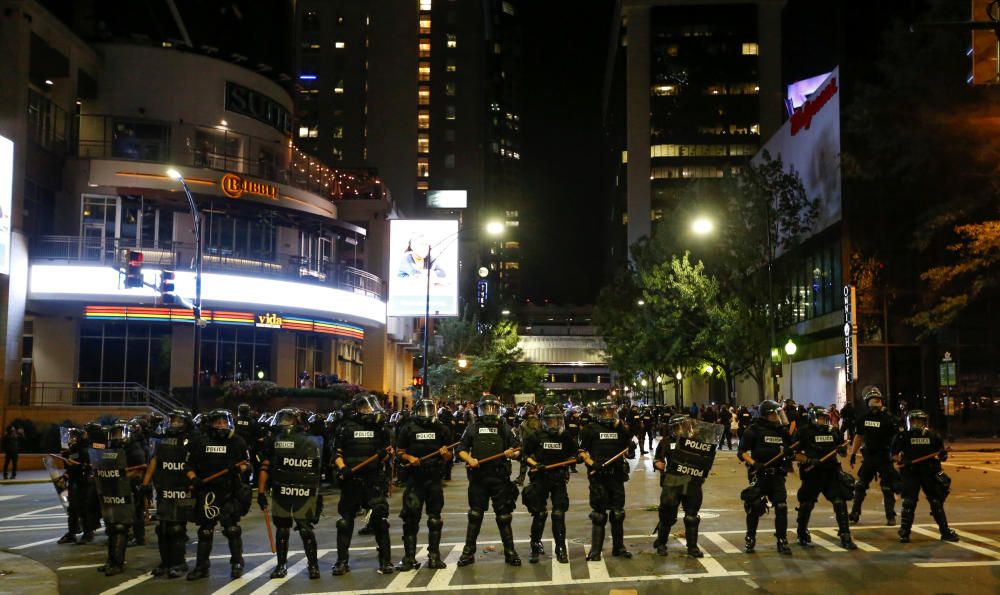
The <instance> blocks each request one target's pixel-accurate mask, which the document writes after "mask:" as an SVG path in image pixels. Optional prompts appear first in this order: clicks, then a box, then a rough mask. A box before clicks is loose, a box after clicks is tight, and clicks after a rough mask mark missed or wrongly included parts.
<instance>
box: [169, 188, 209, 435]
mask: <svg viewBox="0 0 1000 595" xmlns="http://www.w3.org/2000/svg"><path fill="white" fill-rule="evenodd" d="M167 175H168V176H169V177H170V178H171V179H173V180H177V181H178V182H180V183H181V188H183V189H184V194H185V195H186V196H187V201H188V208H190V209H191V219H192V220H193V221H194V244H195V248H194V307H193V308H192V310H193V311H194V350H193V351H194V371H193V373H192V380H191V414H192V415H194V414H196V413H198V396H199V392H200V388H201V329H202V328H203V327H204V322H203V321H202V319H201V264H202V252H201V251H202V247H201V212H199V211H198V205H196V204H195V202H194V197H192V196H191V189H190V188H188V185H187V182H186V181H185V180H184V176H182V175H181V173H180V172H179V171H177V170H176V169H168V170H167Z"/></svg>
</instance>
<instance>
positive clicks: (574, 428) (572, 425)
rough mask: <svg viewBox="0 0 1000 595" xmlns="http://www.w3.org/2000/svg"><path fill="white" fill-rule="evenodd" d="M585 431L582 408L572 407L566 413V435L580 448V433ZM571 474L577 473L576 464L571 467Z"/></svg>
mask: <svg viewBox="0 0 1000 595" xmlns="http://www.w3.org/2000/svg"><path fill="white" fill-rule="evenodd" d="M581 430H583V422H582V420H581V419H580V408H579V407H570V408H569V411H567V412H566V433H567V434H568V435H569V437H570V438H572V439H573V442H574V443H576V445H577V446H578V447H579V446H580V431H581ZM569 472H570V473H576V463H574V464H572V465H570V466H569Z"/></svg>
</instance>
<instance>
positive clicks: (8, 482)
mask: <svg viewBox="0 0 1000 595" xmlns="http://www.w3.org/2000/svg"><path fill="white" fill-rule="evenodd" d="M33 483H52V480H51V479H0V486H5V485H11V486H16V485H28V484H33Z"/></svg>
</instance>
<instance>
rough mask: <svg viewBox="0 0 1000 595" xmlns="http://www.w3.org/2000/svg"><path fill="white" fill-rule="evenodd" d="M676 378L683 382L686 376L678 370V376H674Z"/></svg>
mask: <svg viewBox="0 0 1000 595" xmlns="http://www.w3.org/2000/svg"><path fill="white" fill-rule="evenodd" d="M674 378H676V379H677V380H682V379H683V378H684V374H681V371H680V370H677V375H676V376H674Z"/></svg>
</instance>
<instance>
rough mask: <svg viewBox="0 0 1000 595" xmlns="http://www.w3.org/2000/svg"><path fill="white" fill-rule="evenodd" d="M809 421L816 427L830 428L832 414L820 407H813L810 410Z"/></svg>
mask: <svg viewBox="0 0 1000 595" xmlns="http://www.w3.org/2000/svg"><path fill="white" fill-rule="evenodd" d="M809 421H810V422H811V423H812V424H813V425H816V426H829V425H830V412H829V411H827V410H826V409H824V408H823V407H820V406H816V407H811V408H810V409H809Z"/></svg>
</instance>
